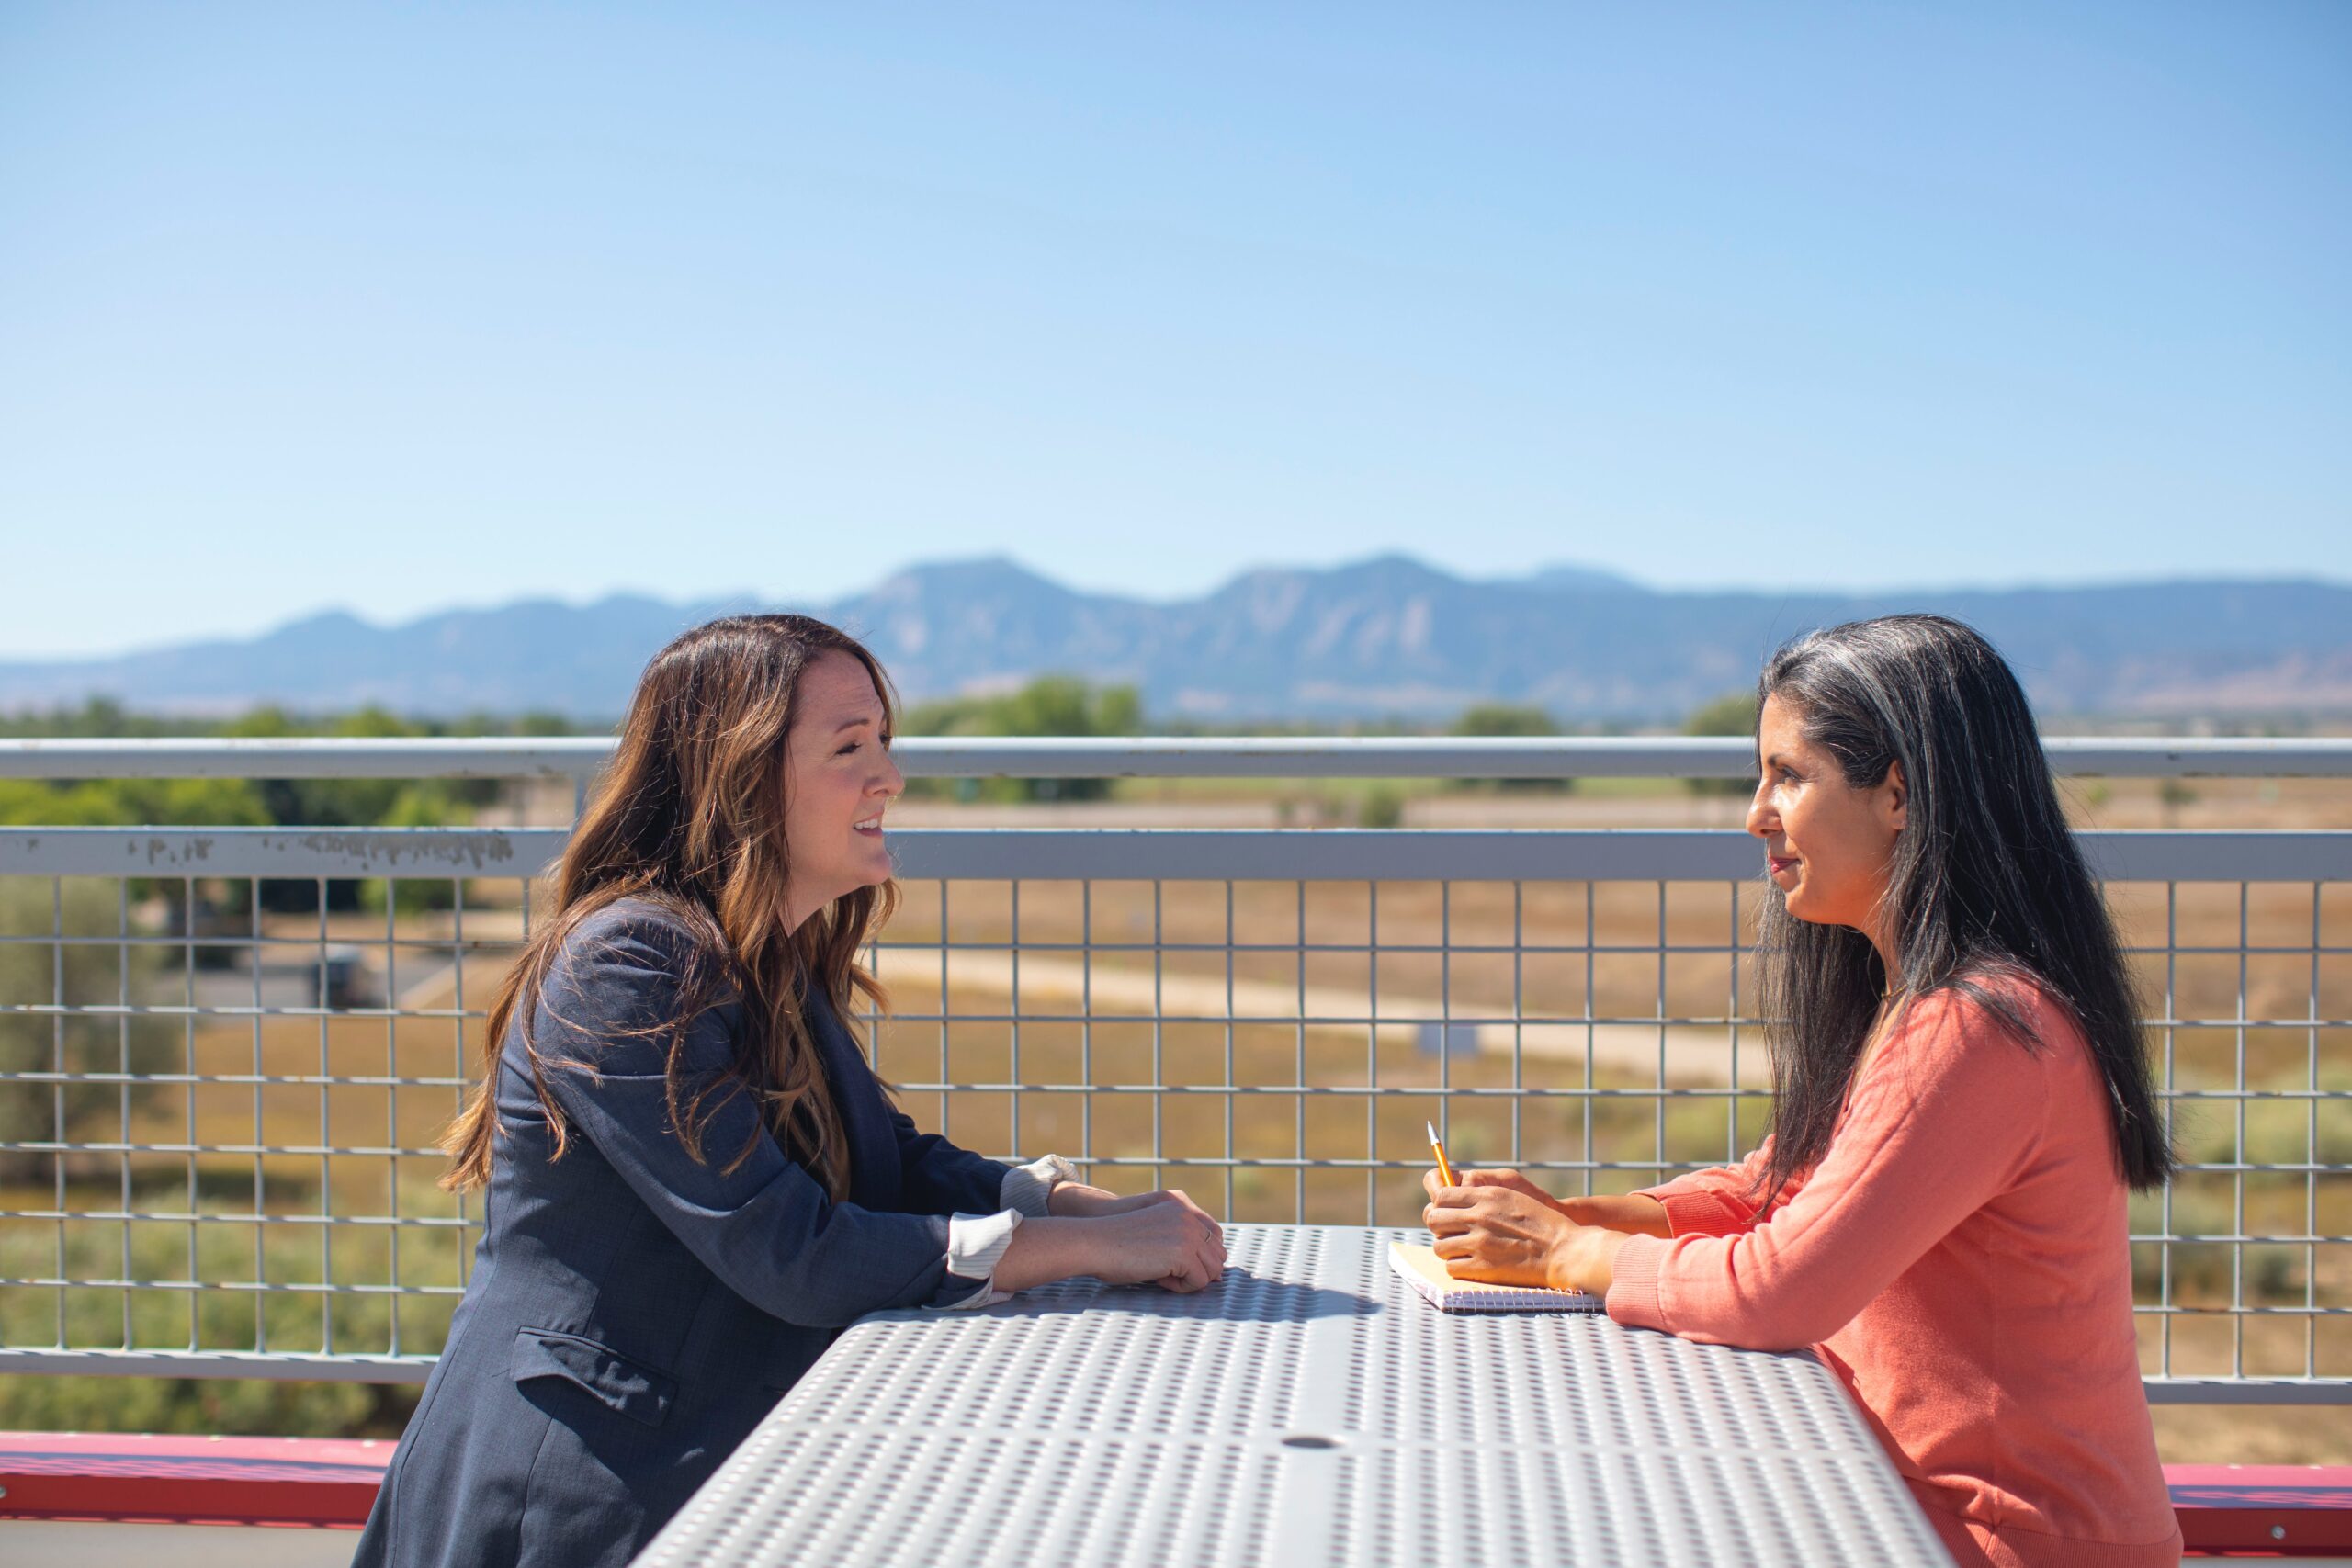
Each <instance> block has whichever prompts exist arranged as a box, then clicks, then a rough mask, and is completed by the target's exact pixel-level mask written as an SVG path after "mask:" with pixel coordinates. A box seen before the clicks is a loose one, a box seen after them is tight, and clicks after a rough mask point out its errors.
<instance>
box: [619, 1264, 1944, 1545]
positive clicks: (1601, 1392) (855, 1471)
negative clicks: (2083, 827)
mask: <svg viewBox="0 0 2352 1568" xmlns="http://www.w3.org/2000/svg"><path fill="white" fill-rule="evenodd" d="M1418 1236H1419V1233H1411V1232H1405V1231H1390V1230H1373V1229H1363V1228H1354V1227H1342V1226H1320V1225H1236V1226H1233V1227H1231V1228H1230V1229H1229V1230H1228V1231H1227V1246H1228V1248H1229V1253H1230V1264H1229V1267H1228V1270H1227V1275H1226V1278H1225V1280H1224V1282H1223V1283H1222V1284H1220V1285H1213V1286H1211V1287H1210V1288H1209V1289H1208V1290H1206V1291H1204V1292H1200V1293H1198V1294H1195V1295H1190V1296H1180V1295H1174V1294H1170V1293H1169V1292H1164V1291H1160V1290H1158V1289H1155V1288H1151V1287H1142V1288H1133V1289H1129V1288H1117V1287H1108V1286H1104V1285H1102V1284H1100V1283H1098V1282H1096V1281H1094V1280H1066V1281H1064V1282H1062V1283H1061V1284H1058V1285H1053V1286H1047V1287H1045V1288H1043V1289H1040V1290H1035V1291H1030V1292H1024V1293H1023V1294H1022V1295H1021V1296H1019V1297H1017V1298H1015V1299H1014V1300H1013V1301H1012V1302H1008V1303H1004V1304H1002V1305H1000V1306H996V1307H991V1308H989V1309H987V1310H985V1311H981V1312H975V1313H922V1312H892V1313H878V1314H875V1315H873V1316H871V1317H867V1318H865V1319H863V1320H861V1321H860V1322H859V1323H857V1324H856V1325H854V1326H852V1327H851V1328H850V1329H849V1330H848V1331H847V1332H845V1333H844V1334H843V1335H842V1337H841V1338H840V1339H839V1340H838V1341H836V1342H835V1343H834V1345H833V1347H832V1348H831V1349H830V1350H828V1351H827V1352H826V1353H825V1355H824V1356H823V1358H822V1359H820V1360H819V1361H818V1363H817V1365H816V1366H815V1367H814V1368H813V1369H811V1370H810V1371H809V1375H808V1376H807V1377H805V1378H803V1379H802V1380H801V1382H800V1383H799V1385H798V1386H797V1388H795V1389H794V1390H793V1391H792V1393H789V1394H787V1395H786V1396H785V1398H784V1400H783V1401H782V1402H781V1403H780V1404H777V1406H776V1408H775V1412H774V1413H773V1414H772V1415H770V1416H768V1418H767V1419H766V1420H765V1421H763V1423H762V1424H761V1425H760V1427H758V1428H757V1429H756V1430H755V1431H753V1432H752V1435H751V1437H750V1438H746V1439H745V1441H744V1442H743V1445H742V1446H741V1448H740V1449H738V1450H736V1451H735V1453H734V1454H733V1456H732V1457H730V1458H729V1460H728V1461H727V1462H726V1464H724V1465H723V1466H721V1467H720V1469H719V1471H718V1474H716V1475H714V1476H713V1477H712V1478H711V1480H710V1482H709V1483H707V1485H705V1486H704V1487H703V1488H702V1490H701V1491H700V1492H698V1493H697V1494H695V1497H694V1499H693V1500H692V1501H691V1502H690V1503H688V1504H687V1506H685V1508H684V1510H683V1511H682V1512H681V1513H680V1514H679V1515H678V1517H676V1518H674V1519H673V1520H672V1521H671V1523H670V1525H669V1528H668V1529H664V1530H663V1531H662V1534H661V1535H660V1536H658V1537H656V1538H655V1539H654V1540H653V1541H652V1542H651V1543H650V1545H649V1546H648V1547H647V1548H646V1550H645V1551H643V1552H642V1553H641V1554H640V1555H639V1557H638V1559H637V1563H638V1568H671V1565H673V1564H687V1563H695V1564H701V1563H742V1564H752V1563H757V1564H763V1565H765V1564H786V1563H824V1564H842V1563H858V1564H864V1563H874V1564H884V1563H908V1564H918V1563H919V1564H922V1565H924V1568H934V1565H939V1564H951V1565H956V1568H979V1565H984V1564H1000V1563H1002V1564H1013V1563H1018V1564H1023V1565H1024V1568H1026V1565H1028V1564H1034V1563H1053V1564H1056V1565H1057V1568H1095V1565H1102V1568H1110V1565H1113V1564H1117V1565H1122V1568H1124V1565H1128V1564H1133V1565H1136V1568H1143V1565H1147V1564H1148V1565H1150V1568H1174V1565H1180V1564H1200V1565H1204V1568H1205V1565H1210V1564H1216V1565H1218V1568H1223V1565H1227V1564H1237V1565H1238V1564H1257V1563H1265V1564H1275V1565H1279V1568H1315V1565H1319V1564H1333V1565H1340V1564H1345V1565H1349V1568H1357V1565H1364V1568H1369V1565H1374V1564H1396V1565H1397V1568H1484V1565H1487V1564H1495V1565H1498V1568H1499V1565H1503V1564H1512V1565H1517V1564H1528V1563H1563V1564H1566V1563H1577V1564H1585V1563H1589V1564H1613V1563H1632V1562H1641V1563H1659V1564H1672V1563H1724V1564H1740V1565H1743V1568H1746V1565H1749V1564H1758V1563H1808V1564H1818V1563H1857V1564H1871V1565H1873V1568H1875V1565H1878V1564H1886V1563H1937V1564H1942V1563H1949V1562H1950V1561H1951V1559H1950V1558H1949V1557H1948V1556H1947V1555H1946V1554H1945V1552H1944V1551H1943V1549H1942V1547H1941V1545H1940V1543H1939V1541H1938V1540H1937V1539H1936V1535H1935V1531H1934V1529H1932V1528H1931V1527H1930V1526H1929V1525H1928V1521H1927V1518H1926V1517H1925V1516H1924V1515H1923V1514H1922V1513H1921V1512H1920V1510H1919V1507H1918V1505H1917V1503H1916V1502H1915V1501H1914V1500H1913V1499H1912V1497H1911V1495H1910V1493H1909V1491H1908V1490H1907V1489H1905V1486H1904V1484H1903V1483H1902V1480H1901V1479H1900V1478H1899V1477H1898V1476H1897V1475H1896V1473H1895V1472H1894V1466H1893V1465H1892V1464H1891V1463H1890V1462H1889V1461H1888V1460H1887V1458H1886V1456H1885V1454H1884V1452H1883V1450H1881V1449H1880V1448H1879V1446H1878V1443H1877V1441H1876V1439H1875V1438H1872V1437H1871V1433H1870V1430H1869V1428H1868V1427H1865V1426H1864V1425H1863V1422H1862V1418H1861V1416H1860V1414H1859V1413H1858V1412H1857V1411H1856V1410H1855V1409H1854V1407H1853V1405H1852V1404H1851V1403H1850V1402H1849V1400H1848V1399H1847V1397H1846V1395H1845V1393H1844V1392H1843V1390H1841V1389H1840V1388H1839V1387H1838V1382H1837V1381H1836V1379H1835V1378H1833V1377H1832V1376H1831V1375H1830V1373H1829V1371H1827V1370H1826V1368H1824V1367H1822V1366H1821V1365H1820V1364H1819V1363H1818V1362H1816V1361H1815V1360H1814V1359H1812V1358H1811V1357H1809V1356H1804V1355H1772V1354H1766V1353H1763V1352H1759V1351H1752V1350H1735V1349H1730V1348H1724V1347H1721V1346H1710V1345H1697V1344H1693V1343H1691V1342H1690V1341H1688V1340H1682V1339H1677V1338H1674V1337H1671V1336H1668V1335H1664V1334H1654V1333H1647V1332H1644V1331H1642V1330H1638V1329H1627V1328H1621V1327H1619V1326H1618V1325H1615V1324H1613V1323H1611V1322H1610V1321H1609V1320H1608V1319H1607V1318H1605V1317H1602V1316H1600V1315H1598V1314H1508V1315H1506V1314H1495V1315H1490V1316H1472V1315H1466V1314H1442V1313H1439V1312H1437V1311H1436V1310H1435V1309H1433V1308H1431V1307H1430V1306H1429V1305H1428V1304H1427V1303H1424V1302H1423V1301H1421V1299H1420V1298H1419V1297H1418V1296H1416V1295H1415V1294H1413V1293H1412V1292H1411V1291H1410V1290H1409V1289H1408V1288H1407V1286H1406V1285H1405V1283H1404V1281H1403V1280H1399V1279H1397V1277H1396V1276H1395V1275H1394V1274H1392V1273H1391V1272H1390V1270H1389V1267H1388V1261H1387V1247H1388V1243H1389V1241H1390V1240H1392V1239H1396V1238H1405V1239H1414V1238H1416V1237H1418ZM1419 1239H1426V1238H1425V1237H1420V1238H1419Z"/></svg>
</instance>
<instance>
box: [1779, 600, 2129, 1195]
mask: <svg viewBox="0 0 2352 1568" xmlns="http://www.w3.org/2000/svg"><path fill="white" fill-rule="evenodd" d="M1757 694H1758V708H1759V710H1760V709H1761V706H1762V705H1763V703H1765V702H1768V701H1771V700H1774V699H1777V700H1779V701H1780V702H1781V704H1782V705H1784V706H1786V707H1789V708H1792V709H1793V710H1794V712H1795V715H1796V717H1797V719H1798V722H1799V723H1800V725H1801V726H1802V728H1803V729H1804V736H1805V738H1806V739H1808V740H1809V741H1811V742H1812V743H1813V744H1815V745H1816V746H1819V747H1821V748H1823V749H1824V750H1826V751H1828V752H1829V754H1830V755H1831V756H1833V757H1835V758H1836V759H1837V760H1838V769H1839V771H1840V772H1841V773H1843V774H1844V775H1845V779H1846V782H1847V783H1848V784H1851V785H1852V786H1853V787H1855V788H1857V789H1869V788H1871V787H1873V786H1875V785H1877V784H1881V783H1883V782H1884V780H1885V778H1886V776H1887V770H1888V768H1889V767H1890V766H1891V765H1893V764H1894V763H1898V762H1899V763H1901V764H1902V767H1903V780H1904V784H1905V819H1904V826H1903V829H1902V831H1901V832H1900V833H1898V834H1897V835H1896V837H1895V841H1894V863H1893V864H1892V866H1891V867H1890V868H1889V872H1888V878H1887V889H1886V901H1885V904H1884V906H1883V908H1884V910H1885V912H1886V915H1887V917H1888V919H1889V921H1890V926H1891V930H1892V931H1893V932H1894V951H1895V953H1896V954H1897V960H1896V961H1897V963H1898V964H1900V966H1901V973H1900V974H1898V975H1895V976H1888V975H1887V974H1886V973H1885V968H1884V965H1883V964H1882V963H1881V962H1880V959H1879V955H1878V950H1877V948H1876V947H1875V946H1873V945H1872V943H1871V940H1870V938H1869V937H1867V936H1865V935H1863V934H1862V933H1861V932H1860V931H1856V930H1854V929H1852V928H1851V927H1849V926H1839V925H1827V924H1815V923H1814V922H1812V921H1808V920H1801V919H1796V918H1795V917H1794V916H1792V915H1791V914H1790V913H1789V910H1788V902H1787V899H1786V897H1785V896H1784V895H1783V894H1781V891H1780V889H1779V888H1778V887H1773V888H1772V889H1771V890H1770V892H1769V893H1768V894H1767V895H1766V897H1765V904H1764V918H1763V929H1762V933H1761V937H1760V940H1759V941H1758V968H1759V970H1760V972H1761V974H1760V977H1761V980H1762V987H1761V989H1762V996H1761V998H1760V1000H1761V1003H1762V1006H1763V1009H1764V1015H1765V1017H1766V1019H1767V1020H1768V1021H1769V1022H1768V1025H1767V1033H1766V1038H1767V1040H1768V1042H1769V1043H1770V1050H1771V1058H1772V1087H1773V1091H1774V1100H1773V1106H1772V1134H1773V1140H1772V1156H1771V1160H1770V1166H1769V1168H1768V1169H1767V1171H1766V1173H1765V1178H1764V1181H1765V1190H1766V1191H1767V1192H1768V1193H1770V1192H1776V1191H1778V1190H1779V1189H1780V1187H1781V1185H1782V1184H1783V1183H1784V1182H1786V1181H1787V1180H1788V1179H1790V1178H1791V1177H1792V1176H1794V1175H1796V1174H1797V1173H1798V1172H1800V1171H1804V1170H1806V1169H1809V1168H1811V1167H1812V1166H1813V1165H1814V1164H1815V1162H1816V1161H1817V1160H1819V1159H1820V1157H1821V1156H1822V1154H1823V1152H1824V1151H1825V1150H1826V1149H1827V1147H1828V1146H1829V1134H1830V1132H1831V1130H1832V1129H1833V1128H1834V1127H1835V1126H1836V1125H1837V1122H1838V1111H1839V1110H1840V1109H1841V1107H1842V1106H1843V1104H1844V1102H1845V1098H1846V1090H1847V1087H1848V1085H1849V1083H1850V1082H1851V1081H1852V1078H1853V1076H1854V1071H1855V1068H1856V1067H1857V1066H1858V1065H1859V1064H1860V1060H1861V1054H1862V1048H1863V1046H1864V1045H1865V1044H1866V1043H1868V1041H1869V1038H1870V1033H1871V1026H1872V1024H1873V1023H1874V1022H1876V1021H1877V1017H1878V1012H1879V1008H1880V1003H1881V999H1882V997H1883V995H1884V994H1885V992H1886V990H1887V989H1888V987H1889V981H1890V979H1891V980H1892V982H1893V985H1894V987H1895V988H1896V989H1897V991H1898V995H1897V997H1896V1000H1895V1004H1894V1005H1895V1007H1896V1008H1897V1009H1898V1010H1908V1009H1910V1008H1913V1007H1916V1006H1917V1005H1918V1004H1919V1003H1920V1002H1921V1001H1922V1000H1924V999H1926V998H1929V997H1932V996H1934V995H1936V994H1937V993H1939V992H1946V991H1949V992H1956V993H1958V994H1960V995H1962V996H1964V997H1967V998H1970V999H1971V1000H1973V1001H1975V1002H1977V1003H1979V1004H1981V1005H1982V1006H1983V1007H1984V1008H1985V1010H1987V1011H1988V1012H1990V1013H1991V1014H1992V1015H1993V1016H1994V1017H1995V1018H1996V1019H1997V1020H1998V1021H2000V1022H2001V1024H2002V1025H2003V1026H2004V1027H2006V1028H2007V1031H2008V1032H2010V1033H2011V1034H2012V1035H2014V1036H2015V1037H2016V1039H2017V1040H2018V1043H2019V1044H2020V1046H2022V1047H2023V1048H2025V1049H2028V1050H2040V1049H2041V1048H2042V1045H2043V1042H2042V1041H2041V1038H2040V1036H2039V1035H2038V1034H2037V1033H2036V1032H2035V1030H2034V1028H2033V1025H2032V1022H2031V1020H2030V1018H2029V1017H2028V1016H2027V1014H2026V1012H2025V1011H2024V1010H2021V1009H2020V1008H2018V1006H2017V1005H2016V1004H2015V1002H2014V1001H2013V1000H2012V999H2011V998H2009V997H2007V996H2004V995H2003V994H2002V992H2001V991H2000V990H1999V989H1996V988H1995V987H1993V986H1992V985H1991V984H1990V982H1992V981H1995V980H1998V979H2001V978H2005V977H2012V976H2015V977H2022V978H2025V979H2027V980H2030V982H2032V983H2034V984H2035V985H2037V986H2038V987H2040V988H2041V990H2042V991H2043V992H2044V993H2046V994H2047V995H2049V996H2050V997H2052V998H2054V999H2055V1000H2056V1001H2058V1002H2059V1003H2060V1004H2061V1005H2062V1006H2064V1007H2065V1008H2067V1009H2069V1010H2072V1012H2073V1014H2074V1017H2075V1022H2076V1023H2077V1024H2078V1025H2079V1026H2080V1027H2081V1029H2082V1032H2083V1035H2084V1038H2085V1039H2086V1040H2087V1041H2088V1042H2089V1043H2090V1049H2091V1055H2093V1056H2094V1057H2095V1058H2096V1059H2097V1060H2098V1066H2099V1070H2100V1072H2101V1073H2102V1074H2103V1075H2104V1076H2105V1077H2106V1080H2107V1099H2108V1109H2109V1112H2110V1114H2111V1115H2112V1116H2113V1118H2114V1132H2115V1154H2116V1165H2117V1168H2118V1169H2119V1170H2120V1172H2121V1174H2122V1177H2123V1179H2124V1180H2125V1181H2127V1182H2128V1183H2130V1184H2131V1186H2133V1187H2135V1188H2146V1187H2153V1186H2155V1185H2157V1184H2158V1183H2160V1182H2162V1181H2163V1180H2164V1179H2165V1178H2166V1177H2168V1176H2170V1175H2171V1174H2172V1169H2173V1163H2174V1161H2173V1151H2172V1145H2171V1140H2170V1138H2169V1136H2168V1135H2167V1134H2166V1133H2165V1127H2164V1123H2163V1122H2162V1121H2161V1120H2160V1119H2159V1117H2158V1116H2157V1113H2156V1104H2155V1095H2154V1088H2153V1085H2152V1083H2151V1081H2150V1074H2149V1067H2148V1057H2147V1051H2146V1047H2145V1043H2144V1042H2143V1038H2142V1035H2141V1031H2140V1021H2139V1018H2140V1015H2139V1010H2138V1008H2137V1007H2136V1006H2135V1005H2134V999H2133V996H2132V988H2131V978H2130V976H2129V975H2128V974H2127V972H2126V971H2125V968H2124V964H2123V953H2122V950H2121V945H2120V942H2118V940H2117V938H2116V933H2115V927H2114V925H2113V923H2112V922H2111V921H2110V920H2109V918H2108V913H2107V904H2106V901H2105V900H2104V899H2103V898H2101V897H2100V896H2099V890H2098V886H2097V885H2096V884H2095V883H2094V882H2093V881H2092V880H2091V874H2090V871H2089V868H2088V867H2086V865H2085V864H2084V863H2083V858H2082V855H2081V852H2079V851H2078V850H2076V848H2075V838H2074V834H2073V833H2072V832H2070V831H2069V830H2068V829H2067V827H2066V819H2065V815H2064V812H2063V811H2062V810H2061V809H2060V807H2059V804H2058V792H2057V790H2056V788H2055V786H2054V785H2053V784H2052V782H2051V777H2050V765H2049V762H2048V761H2047V760H2046V759H2045V758H2044V757H2043V755H2042V751H2041V736H2040V735H2039V734H2038V733H2037V732H2036V730H2035V728H2034V724H2033V714H2032V711H2031V710H2030V708H2029V707H2028V706H2027V704H2026V699H2025V693H2024V691H2023V689H2022V688H2020V687H2019V686H2018V680H2017V677H2016V676H2015V675H2014V674H2012V673H2011V672H2010V671H2009V667H2008V665H2007V663H2005V662H2003V660H2002V659H2001V656H2000V655H1999V654H1998V653H1996V652H1995V651H1994V650H1993V646H1992V644H1990V643H1988V642H1986V641H1985V639H1984V638H1983V637H1980V636H1978V635H1977V634H1976V633H1975V632H1974V631H1973V630H1972V629H1970V628H1969V627H1967V626H1962V624H1961V623H1959V622H1958V621H1953V620H1948V619H1946V618H1945V617H1943V616H1941V615H1887V616H1883V617H1881V618H1880V619H1877V620H1871V621H1853V622H1849V623H1848V624H1846V625H1844V626H1830V627H1828V628H1826V630H1822V631H1816V632H1811V633H1808V634H1807V635H1805V636H1804V637H1799V638H1797V639H1796V640H1795V641H1793V642H1791V643H1789V644H1788V645H1787V646H1785V647H1783V648H1782V649H1781V650H1780V651H1779V652H1778V653H1775V654H1774V655H1773V656H1772V658H1771V660H1770V661H1769V662H1768V663H1767V664H1766V665H1765V667H1764V674H1763V677H1762V679H1761V680H1760V681H1759V682H1758V685H1757ZM2031 1113H2032V1111H2031V1108H2030V1107H2028V1106H2024V1105H2020V1106H2019V1107H2018V1114H2019V1115H2029V1114H2031Z"/></svg>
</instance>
